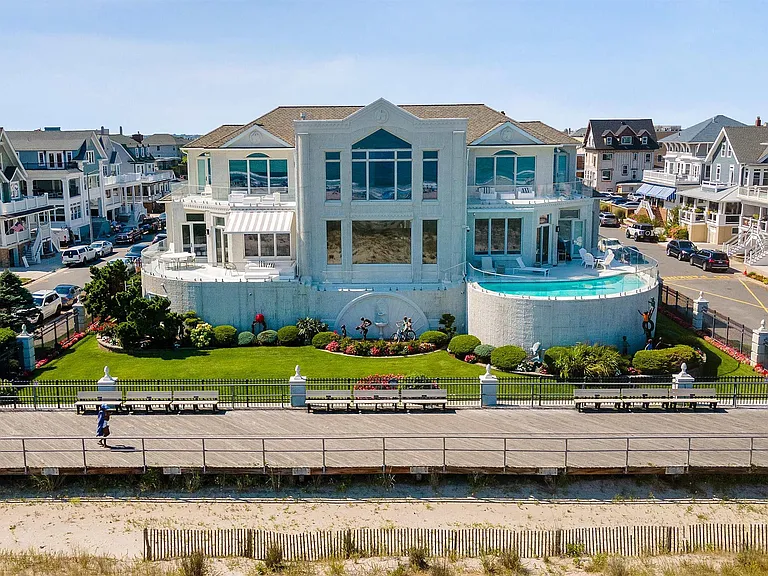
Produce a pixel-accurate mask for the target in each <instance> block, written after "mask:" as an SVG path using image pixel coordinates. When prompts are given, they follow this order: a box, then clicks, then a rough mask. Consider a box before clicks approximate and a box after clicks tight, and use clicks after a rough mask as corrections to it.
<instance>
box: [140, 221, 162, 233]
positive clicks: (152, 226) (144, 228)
mask: <svg viewBox="0 0 768 576" xmlns="http://www.w3.org/2000/svg"><path fill="white" fill-rule="evenodd" d="M160 228H161V225H160V220H159V219H158V218H144V220H142V221H141V224H139V230H141V233H142V234H151V233H152V232H157V231H158V230H160Z"/></svg>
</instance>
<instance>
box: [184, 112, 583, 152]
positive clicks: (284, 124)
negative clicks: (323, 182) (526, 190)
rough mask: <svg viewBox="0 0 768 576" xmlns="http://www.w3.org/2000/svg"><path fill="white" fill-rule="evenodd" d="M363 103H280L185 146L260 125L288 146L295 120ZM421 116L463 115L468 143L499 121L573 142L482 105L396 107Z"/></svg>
mask: <svg viewBox="0 0 768 576" xmlns="http://www.w3.org/2000/svg"><path fill="white" fill-rule="evenodd" d="M362 108H364V106H279V107H277V108H275V109H274V110H272V111H271V112H268V113H266V114H264V115H263V116H260V117H259V118H257V119H256V120H254V121H253V122H250V123H248V124H243V125H240V124H225V125H223V126H220V127H219V128H216V129H215V130H213V131H212V132H209V133H208V134H205V135H204V136H201V137H200V138H198V139H196V140H194V141H193V142H190V143H189V144H187V147H188V148H217V147H219V146H222V145H223V144H225V143H226V142H229V141H230V140H232V139H233V138H235V137H237V136H239V135H240V134H242V133H244V132H246V131H247V130H249V129H250V128H252V127H253V126H260V127H261V128H263V129H264V130H266V131H267V132H269V133H270V134H272V135H273V136H277V137H278V138H280V139H281V140H284V141H285V142H287V143H288V144H290V145H291V146H294V145H295V138H294V134H295V132H294V125H293V123H294V121H295V120H301V119H302V114H303V115H304V119H305V120H343V119H344V118H347V117H348V116H350V115H351V114H354V113H355V112H357V111H358V110H360V109H362ZM399 108H402V109H403V110H405V111H407V112H410V113H411V114H413V115H414V116H416V117H418V118H422V119H438V118H466V119H467V142H468V143H469V142H473V141H474V140H477V139H478V138H480V137H481V136H483V135H484V134H487V133H488V132H490V131H491V130H493V129H494V128H496V127H497V126H499V125H500V124H503V123H505V122H510V123H511V124H514V125H515V126H517V127H518V128H520V129H522V130H524V131H526V132H528V133H530V134H531V135H532V136H534V137H536V138H537V139H539V140H541V141H542V142H543V143H545V144H572V143H573V141H572V139H571V138H570V137H569V136H568V135H566V134H565V133H563V132H560V131H559V130H556V129H555V128H552V127H551V126H548V125H546V124H544V123H543V122H538V121H529V122H517V121H515V120H512V119H511V118H509V117H508V116H505V115H504V114H502V113H501V112H498V111H496V110H494V109H493V108H490V107H488V106H486V105H485V104H405V105H402V106H399Z"/></svg>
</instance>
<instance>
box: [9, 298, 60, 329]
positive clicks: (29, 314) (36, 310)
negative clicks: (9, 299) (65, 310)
mask: <svg viewBox="0 0 768 576" xmlns="http://www.w3.org/2000/svg"><path fill="white" fill-rule="evenodd" d="M32 303H33V304H34V306H32V307H31V308H25V309H23V310H18V311H17V312H16V317H17V318H19V319H20V320H21V321H22V322H29V323H31V324H40V323H42V322H43V321H45V320H47V319H48V318H50V317H52V316H55V315H56V314H58V313H59V312H61V309H62V307H63V306H62V304H61V297H60V296H59V295H58V294H57V293H56V292H54V291H53V290H38V291H37V292H32Z"/></svg>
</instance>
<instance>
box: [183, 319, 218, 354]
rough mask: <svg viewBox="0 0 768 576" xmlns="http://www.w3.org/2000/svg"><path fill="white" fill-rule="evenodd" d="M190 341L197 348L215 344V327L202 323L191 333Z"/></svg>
mask: <svg viewBox="0 0 768 576" xmlns="http://www.w3.org/2000/svg"><path fill="white" fill-rule="evenodd" d="M189 340H190V341H191V342H192V345H193V346H194V347H195V348H205V347H206V346H210V345H211V342H213V326H211V325H210V324H208V323H207V322H201V323H200V324H198V325H197V326H195V327H194V328H192V330H191V331H190V333H189Z"/></svg>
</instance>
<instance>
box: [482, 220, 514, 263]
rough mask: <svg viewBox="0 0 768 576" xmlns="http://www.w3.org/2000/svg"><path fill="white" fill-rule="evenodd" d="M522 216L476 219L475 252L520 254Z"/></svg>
mask: <svg viewBox="0 0 768 576" xmlns="http://www.w3.org/2000/svg"><path fill="white" fill-rule="evenodd" d="M522 227H523V220H522V218H490V219H489V218H481V219H478V220H475V254H479V255H485V254H520V236H521V231H522Z"/></svg>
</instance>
